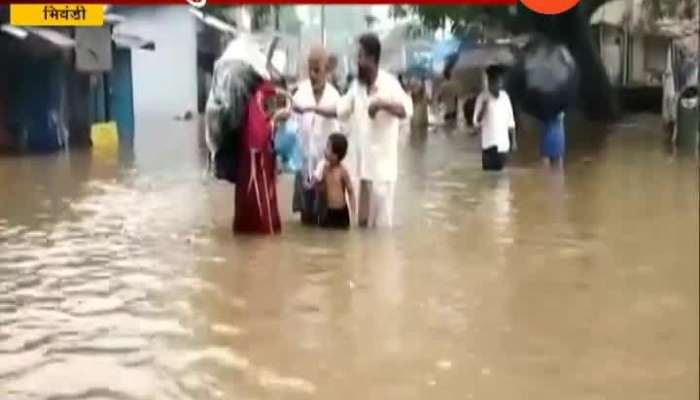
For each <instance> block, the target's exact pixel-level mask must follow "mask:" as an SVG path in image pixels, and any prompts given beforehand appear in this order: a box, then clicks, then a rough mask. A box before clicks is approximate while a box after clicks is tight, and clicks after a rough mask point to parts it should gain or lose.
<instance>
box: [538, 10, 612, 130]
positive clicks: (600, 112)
mask: <svg viewBox="0 0 700 400" xmlns="http://www.w3.org/2000/svg"><path fill="white" fill-rule="evenodd" d="M605 2H606V0H592V1H591V3H595V4H592V5H590V6H589V7H582V6H581V5H577V6H576V7H574V8H572V9H571V10H569V11H567V12H565V13H562V14H558V15H543V14H535V13H532V12H529V11H527V12H528V13H529V15H530V18H529V20H530V21H531V22H532V25H531V28H532V29H534V30H535V31H536V32H539V33H541V34H543V35H545V36H546V37H547V38H549V39H550V40H552V41H554V42H557V43H562V44H564V45H565V46H566V47H567V48H568V49H569V50H570V51H571V55H572V56H573V57H574V59H575V60H576V63H577V65H578V67H579V72H580V78H581V84H580V87H579V99H580V106H581V108H582V109H583V111H584V112H585V113H586V115H587V116H588V117H589V118H591V119H596V120H603V121H605V120H607V121H610V120H613V119H615V118H616V117H617V116H618V115H619V106H618V101H617V96H616V93H615V89H614V88H613V86H612V84H611V83H610V79H609V77H608V74H607V72H606V70H605V67H604V65H603V62H602V60H601V58H600V54H599V53H598V52H597V51H596V48H595V46H594V44H593V36H592V33H591V27H590V22H589V19H590V13H589V10H590V9H591V8H593V9H597V8H598V7H599V6H600V5H602V4H604V3H605Z"/></svg>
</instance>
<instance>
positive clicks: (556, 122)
mask: <svg viewBox="0 0 700 400" xmlns="http://www.w3.org/2000/svg"><path fill="white" fill-rule="evenodd" d="M542 128H543V129H542V138H541V141H540V151H541V153H542V162H543V163H544V165H545V166H546V167H551V168H553V169H561V168H563V167H564V153H565V151H566V137H565V133H564V112H563V111H562V112H560V113H558V114H556V115H554V116H552V117H550V118H547V119H546V120H544V122H543V127H542Z"/></svg>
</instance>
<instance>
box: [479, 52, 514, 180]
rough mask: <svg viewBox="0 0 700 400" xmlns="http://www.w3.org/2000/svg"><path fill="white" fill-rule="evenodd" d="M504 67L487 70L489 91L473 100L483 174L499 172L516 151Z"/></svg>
mask: <svg viewBox="0 0 700 400" xmlns="http://www.w3.org/2000/svg"><path fill="white" fill-rule="evenodd" d="M503 72H504V71H503V68H502V67H500V66H495V65H492V66H490V67H488V68H487V69H486V76H487V81H488V90H486V91H483V92H482V93H481V94H480V95H479V97H478V98H477V99H476V105H475V107H474V126H475V127H477V132H479V133H481V149H482V155H481V160H482V161H481V162H482V168H483V169H484V170H485V171H500V170H502V169H503V167H504V166H505V163H506V159H507V156H508V152H509V151H510V150H511V149H513V150H516V148H517V144H516V141H515V117H514V115H513V106H512V104H511V102H510V97H508V93H506V91H505V90H503V88H502V87H503V80H502V76H503Z"/></svg>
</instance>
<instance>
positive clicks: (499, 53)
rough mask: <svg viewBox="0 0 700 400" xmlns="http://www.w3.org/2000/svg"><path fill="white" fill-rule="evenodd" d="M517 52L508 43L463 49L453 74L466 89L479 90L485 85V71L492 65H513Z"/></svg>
mask: <svg viewBox="0 0 700 400" xmlns="http://www.w3.org/2000/svg"><path fill="white" fill-rule="evenodd" d="M515 62H516V54H515V52H514V50H513V49H512V48H511V47H510V46H508V45H499V44H490V45H480V46H476V47H472V48H470V49H465V50H463V51H462V52H461V53H460V54H459V57H458V58H457V60H456V62H455V66H454V69H453V76H454V78H455V79H456V80H458V81H459V82H461V85H462V87H463V88H464V90H465V91H479V90H481V88H482V86H483V79H484V78H483V71H484V70H485V69H486V67H488V66H490V65H503V66H511V65H513V64H515Z"/></svg>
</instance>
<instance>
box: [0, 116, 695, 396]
mask: <svg viewBox="0 0 700 400" xmlns="http://www.w3.org/2000/svg"><path fill="white" fill-rule="evenodd" d="M640 118H641V119H636V120H631V121H630V123H632V124H634V125H623V126H619V127H617V128H615V129H614V132H613V134H611V135H608V136H606V137H605V139H603V140H602V141H600V140H599V141H597V142H595V143H594V144H591V143H592V142H587V141H586V140H581V139H579V140H581V142H582V143H580V144H576V143H574V151H573V152H572V153H571V158H570V162H569V163H568V165H567V170H566V174H565V175H560V174H556V173H549V172H545V171H542V170H541V169H540V168H539V163H538V162H537V157H536V152H535V151H534V150H532V151H527V150H526V151H524V152H523V154H519V155H518V156H517V157H516V159H515V160H514V163H513V164H512V165H511V167H510V169H509V170H508V171H507V172H506V173H504V174H486V173H483V172H481V171H480V170H479V166H480V154H479V149H478V140H477V139H475V138H469V137H467V136H465V135H464V134H462V133H460V132H458V131H457V132H454V133H452V134H451V135H443V134H441V133H439V132H431V133H430V134H429V139H428V141H427V142H426V143H423V144H422V145H417V144H416V143H414V142H413V141H412V142H411V143H409V144H408V145H407V146H405V148H404V150H403V157H402V166H401V171H402V173H401V178H400V179H401V182H400V185H399V188H398V195H397V212H398V220H399V222H400V224H399V225H400V226H399V227H397V228H396V229H395V230H394V231H393V232H384V231H377V232H360V231H352V232H350V233H343V232H331V233H326V232H321V231H316V230H309V229H305V228H303V227H301V226H299V225H298V224H297V223H296V222H294V219H293V217H292V216H291V215H290V214H289V207H288V206H287V205H288V204H290V203H289V194H290V193H289V192H290V190H289V189H290V187H291V184H290V181H289V179H286V178H285V179H283V182H282V183H281V187H282V195H281V204H282V206H283V207H282V210H283V215H285V216H286V220H287V221H288V223H287V225H286V227H285V232H284V234H283V235H282V236H281V237H274V238H262V239H256V238H234V237H232V235H231V233H230V219H231V212H232V208H233V207H232V202H231V200H232V190H231V187H230V186H227V185H225V184H221V183H218V182H213V181H210V180H207V179H205V178H204V177H203V169H204V164H203V162H202V157H201V154H200V153H199V151H198V150H197V144H198V141H197V140H198V139H197V137H196V135H194V134H193V132H195V131H196V126H195V125H193V124H188V123H176V122H173V121H152V122H148V121H145V122H142V124H141V125H140V127H141V128H140V129H141V130H140V133H139V135H140V136H139V137H138V138H137V143H136V149H135V151H134V152H133V153H130V152H124V153H122V154H121V155H120V156H118V158H114V159H104V158H98V157H95V156H93V155H91V154H90V153H84V152H72V153H69V154H62V155H57V156H51V157H21V158H20V157H16V158H3V159H0V183H1V184H2V186H3V189H4V190H3V191H2V192H1V193H0V249H1V250H0V397H2V398H3V399H5V398H9V399H35V398H53V399H64V398H65V399H73V398H109V399H216V398H221V399H278V398H300V399H301V398H320V399H382V400H386V399H402V400H404V399H428V398H431V399H457V398H459V399H472V398H473V399H478V398H485V399H562V398H567V399H603V398H610V399H631V398H634V399H656V398H673V399H692V398H697V396H698V383H697V375H698V358H697V354H698V245H697V243H698V167H697V160H696V159H695V158H693V157H690V156H682V155H676V156H672V155H669V154H668V153H667V152H665V151H664V149H663V147H662V146H661V145H660V139H659V135H658V134H656V133H655V132H647V131H645V130H644V129H643V127H645V126H655V125H654V121H653V120H652V123H650V122H649V121H648V120H647V119H645V118H643V117H640ZM630 126H632V128H630ZM144 132H145V133H144ZM587 133H588V132H587V131H582V132H581V133H580V136H578V137H585V135H586V134H587ZM162 137H166V138H167V140H165V141H163V140H161V139H160V138H162ZM528 140H530V141H532V142H533V144H531V145H528V143H527V142H528ZM575 140H576V139H574V142H575ZM535 142H536V138H532V137H529V138H528V137H527V136H525V137H523V139H522V141H521V144H522V145H523V148H525V149H527V148H528V147H530V148H532V149H534V148H535V145H534V143H535ZM115 157H116V156H115Z"/></svg>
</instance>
